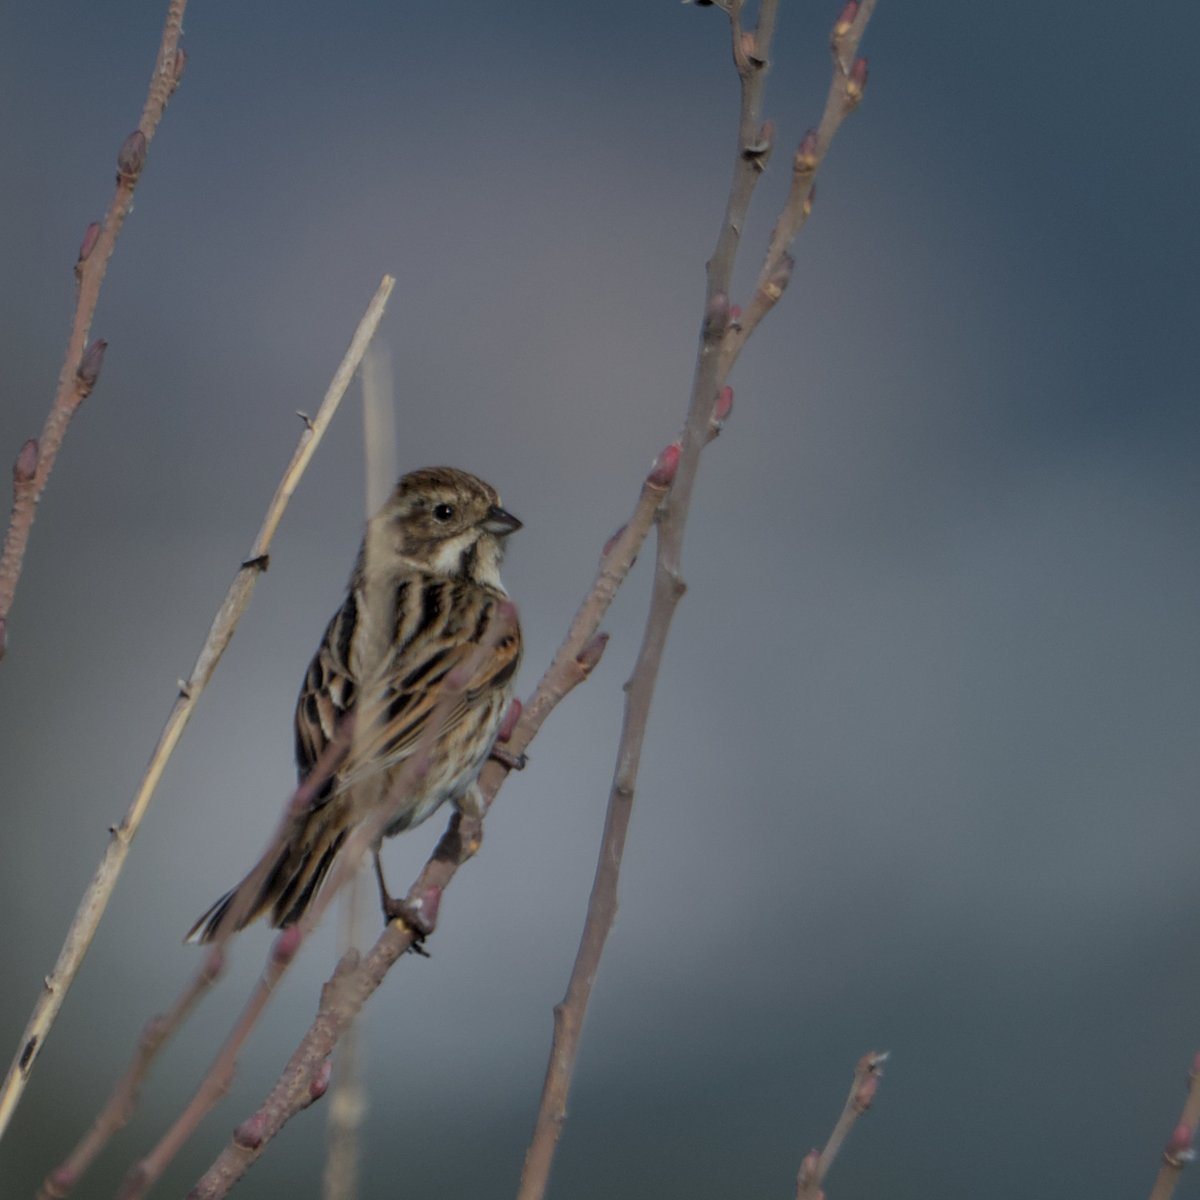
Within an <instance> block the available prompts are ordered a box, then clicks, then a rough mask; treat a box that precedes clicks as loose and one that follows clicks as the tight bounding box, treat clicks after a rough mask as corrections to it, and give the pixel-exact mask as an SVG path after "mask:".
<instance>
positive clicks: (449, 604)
mask: <svg viewBox="0 0 1200 1200" xmlns="http://www.w3.org/2000/svg"><path fill="white" fill-rule="evenodd" d="M520 527H521V522H520V521H518V520H517V519H516V517H514V516H512V515H511V514H510V513H508V512H506V511H505V510H504V509H503V508H502V507H501V505H500V497H499V496H498V495H497V494H496V491H495V489H494V488H492V487H490V486H489V485H488V484H486V483H484V482H483V481H482V480H481V479H477V478H476V477H475V476H474V475H468V474H467V473H466V472H465V471H459V470H456V469H454V468H453V467H431V468H427V469H425V470H421V471H413V472H411V473H410V474H408V475H405V476H404V477H403V478H402V479H401V480H400V482H399V483H398V484H397V485H396V488H395V490H394V491H393V492H392V494H391V496H390V497H389V498H388V500H387V501H386V503H385V504H384V505H383V507H382V508H381V509H380V510H379V512H378V513H376V515H375V516H374V517H372V518H371V521H370V522H369V523H368V527H367V534H366V536H365V537H364V539H363V545H362V548H361V549H360V550H359V555H358V561H357V563H356V564H355V568H354V572H353V574H352V575H351V578H350V586H349V589H348V592H347V595H346V599H345V600H344V601H343V602H342V605H341V607H340V608H339V609H338V611H337V612H336V613H334V615H333V619H332V620H331V621H330V622H329V625H328V627H327V628H326V630H325V635H324V637H323V638H322V639H321V644H320V646H319V647H318V649H317V652H316V654H315V655H314V656H313V659H312V662H311V663H310V664H309V667H308V672H307V674H306V675H305V678H304V684H303V686H302V687H301V689H300V696H299V698H298V700H297V702H296V763H297V769H298V771H299V775H300V779H301V780H304V779H305V778H306V777H307V776H308V774H309V772H310V771H312V769H313V767H314V765H315V764H316V763H317V761H318V759H319V758H320V757H321V754H322V752H323V751H325V750H326V748H327V747H328V746H329V744H330V741H331V740H332V739H333V738H334V736H335V733H336V732H337V730H338V728H339V724H340V722H341V721H342V720H343V718H344V717H346V716H347V715H348V714H351V713H353V714H354V718H355V730H354V738H353V740H352V744H351V748H350V751H349V753H348V754H347V756H346V758H345V760H344V761H343V762H342V764H341V765H340V767H338V769H337V770H336V772H335V773H334V774H333V775H332V776H331V778H330V779H328V780H327V781H326V782H324V783H323V784H321V785H320V786H319V787H318V789H317V791H316V793H315V797H314V799H313V802H312V805H311V807H310V808H309V809H308V811H307V812H306V813H305V814H304V815H303V816H302V817H301V818H300V819H299V820H298V821H297V822H296V823H295V826H294V829H293V832H292V834H291V836H290V837H289V838H288V839H287V841H286V843H285V844H284V845H283V847H282V848H280V846H279V845H274V846H272V847H271V848H270V849H269V850H268V851H267V854H266V855H265V856H264V857H263V858H262V859H261V860H260V861H259V862H258V863H257V864H256V865H255V867H254V868H253V869H252V870H251V871H250V873H249V874H248V875H247V876H246V878H245V879H243V880H242V882H241V883H240V884H239V885H238V886H237V887H236V888H234V889H233V890H232V891H230V892H228V893H226V894H225V895H224V896H222V897H221V899H220V900H218V901H217V902H216V904H214V905H213V906H212V908H210V909H209V910H208V911H207V912H206V913H205V914H204V916H202V917H201V918H200V920H199V921H197V922H196V924H195V925H194V926H193V927H192V929H191V931H190V932H189V934H188V940H189V941H200V942H209V941H213V940H214V939H215V938H217V937H219V936H222V935H224V934H225V933H227V932H231V930H227V929H226V928H225V926H226V925H227V924H228V922H227V921H226V919H225V918H226V917H227V915H230V914H233V916H234V917H235V918H236V919H235V924H234V926H233V927H234V928H237V929H240V928H242V927H243V926H245V925H247V924H249V923H250V922H251V921H253V920H254V919H255V918H257V917H258V916H260V915H261V914H262V913H264V912H268V911H269V913H270V922H271V924H272V925H274V926H276V927H279V926H283V925H291V924H293V923H295V922H296V921H298V920H299V919H300V918H301V916H303V914H304V911H305V909H306V908H307V907H308V906H309V904H311V903H312V900H313V898H314V897H315V896H316V894H317V892H318V890H319V889H320V887H321V883H322V881H323V880H324V879H325V876H326V875H327V873H328V871H329V868H330V867H331V866H332V864H333V861H334V859H335V857H336V856H337V853H338V851H339V850H340V849H341V847H342V844H343V843H344V842H345V840H346V837H347V836H348V834H349V833H350V831H351V830H352V829H354V828H355V827H356V826H357V825H358V824H359V823H360V822H361V821H362V820H363V819H364V817H365V816H366V815H367V814H368V812H370V811H371V808H372V806H373V805H377V804H381V803H388V802H389V801H391V802H395V801H396V799H397V797H396V796H394V795H389V791H395V790H396V789H395V788H391V789H389V786H388V785H389V783H391V782H396V781H399V779H400V776H401V771H402V769H403V766H404V764H405V762H406V761H407V760H408V759H409V758H410V757H411V756H412V755H413V753H414V752H415V751H417V750H418V748H420V750H421V753H422V754H427V755H428V769H427V771H426V772H425V773H424V774H423V776H422V778H421V782H420V787H419V790H417V789H413V788H412V787H411V786H410V787H409V788H408V789H407V792H408V793H409V794H406V795H403V796H402V800H401V806H400V808H399V809H398V811H397V814H396V816H395V817H394V818H393V819H392V820H391V821H390V822H389V824H388V825H387V827H386V829H385V830H384V834H385V836H387V837H391V836H392V835H394V834H397V833H400V832H401V831H402V830H404V829H409V828H411V827H412V826H414V825H417V824H419V823H420V822H421V821H423V820H425V818H426V817H428V816H430V815H431V814H432V813H433V812H434V811H435V810H436V809H437V808H438V807H439V806H440V805H442V804H443V803H445V801H447V800H449V801H451V802H452V803H454V804H456V805H458V806H459V807H460V808H461V809H463V810H465V811H472V812H473V811H476V809H477V808H478V803H479V802H478V796H477V792H476V780H477V778H478V776H479V771H480V769H481V768H482V766H483V764H484V762H485V761H486V759H487V757H488V755H489V753H490V752H491V749H492V743H493V742H494V741H495V738H496V731H497V730H498V728H499V726H500V722H501V720H502V719H503V717H504V713H505V711H506V709H507V708H508V705H509V701H510V700H511V698H512V691H513V681H514V677H515V675H516V672H517V667H518V666H519V664H520V659H521V634H520V629H519V628H518V627H517V625H516V622H515V621H512V622H511V626H510V627H508V628H504V627H503V626H497V625H496V624H495V622H496V621H497V619H498V615H499V614H500V612H501V606H502V605H504V606H505V610H506V611H507V608H508V607H510V606H507V603H506V602H507V593H506V592H505V590H504V586H503V584H502V583H501V582H500V574H499V568H500V560H501V558H502V557H503V540H504V538H505V537H507V535H508V534H510V533H512V532H514V531H515V530H517V529H519V528H520ZM505 619H507V617H506V618H505ZM480 647H484V649H483V650H482V651H481V650H480ZM467 665H469V666H470V668H471V670H470V677H469V680H468V681H467V683H466V687H465V688H463V689H462V691H461V694H456V695H455V696H454V698H453V699H452V700H448V702H443V700H444V698H447V697H446V692H447V687H446V682H447V677H448V676H449V675H450V673H451V672H452V671H453V670H454V669H455V667H458V666H467ZM457 682H458V683H460V684H461V682H462V681H461V680H458V681H457ZM447 699H448V698H447ZM435 714H436V715H437V718H438V722H437V723H438V726H439V727H438V728H437V729H431V728H430V720H431V718H432V717H434V716H435ZM400 790H401V791H402V792H403V791H405V790H406V789H400ZM235 908H236V909H237V913H236V914H234V913H233V910H234V909H235Z"/></svg>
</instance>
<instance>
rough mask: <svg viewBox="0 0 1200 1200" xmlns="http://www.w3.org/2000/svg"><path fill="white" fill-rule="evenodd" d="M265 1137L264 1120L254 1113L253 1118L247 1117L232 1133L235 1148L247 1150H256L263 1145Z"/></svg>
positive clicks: (265, 1127)
mask: <svg viewBox="0 0 1200 1200" xmlns="http://www.w3.org/2000/svg"><path fill="white" fill-rule="evenodd" d="M266 1135H267V1122H266V1118H265V1117H263V1116H262V1115H261V1114H259V1113H255V1114H254V1116H252V1117H247V1118H246V1119H245V1120H244V1121H243V1122H242V1123H241V1124H240V1125H239V1126H238V1127H237V1128H236V1129H235V1130H234V1131H233V1142H234V1145H235V1146H242V1147H244V1148H245V1149H247V1150H257V1149H258V1148H259V1146H261V1145H262V1144H263V1138H265V1137H266Z"/></svg>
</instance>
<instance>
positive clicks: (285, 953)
mask: <svg viewBox="0 0 1200 1200" xmlns="http://www.w3.org/2000/svg"><path fill="white" fill-rule="evenodd" d="M303 940H304V934H303V932H301V929H300V926H299V925H288V926H286V927H285V928H284V930H283V932H282V933H281V934H280V935H279V936H278V937H277V938H276V939H275V945H273V946H272V947H271V961H272V962H274V963H277V964H278V965H279V966H281V967H286V966H287V965H288V963H290V962H291V961H292V959H293V958H295V957H296V951H297V950H299V949H300V943H301V942H302V941H303Z"/></svg>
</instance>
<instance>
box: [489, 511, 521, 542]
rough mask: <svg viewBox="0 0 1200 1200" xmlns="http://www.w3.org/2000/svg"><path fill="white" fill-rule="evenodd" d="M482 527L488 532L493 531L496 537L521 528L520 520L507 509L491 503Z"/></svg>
mask: <svg viewBox="0 0 1200 1200" xmlns="http://www.w3.org/2000/svg"><path fill="white" fill-rule="evenodd" d="M483 527H484V529H486V530H487V531H488V533H494V534H495V535H496V536H497V537H507V536H508V535H509V534H510V533H516V532H517V530H518V529H520V528H521V522H520V521H518V520H517V518H516V517H514V516H513V515H512V513H510V512H509V511H508V510H507V509H504V508H501V507H500V505H498V504H493V505H492V506H491V508H489V509H488V514H487V516H486V517H485V518H484V521H483Z"/></svg>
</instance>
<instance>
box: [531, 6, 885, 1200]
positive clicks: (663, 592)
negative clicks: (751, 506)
mask: <svg viewBox="0 0 1200 1200" xmlns="http://www.w3.org/2000/svg"><path fill="white" fill-rule="evenodd" d="M870 6H871V5H870V2H868V4H866V5H864V6H863V7H862V8H859V7H858V6H857V5H855V7H854V10H853V13H852V14H851V15H850V20H849V22H848V25H847V28H846V29H844V30H843V29H842V25H843V23H845V19H846V16H847V12H848V10H849V6H847V10H844V11H843V14H842V17H841V18H840V19H839V23H838V25H836V26H835V29H834V47H835V58H836V59H837V63H836V65H835V75H838V76H840V75H842V74H844V70H843V68H842V66H841V64H842V62H843V57H838V55H839V53H841V54H842V55H844V53H845V51H844V46H843V43H844V42H845V40H846V39H847V38H848V37H849V36H850V34H851V31H853V33H854V46H855V47H857V45H858V39H859V38H861V35H862V29H863V27H864V26H865V24H866V18H867V17H868V16H869V15H870ZM726 12H727V13H728V15H729V20H730V32H731V35H732V49H733V59H734V65H735V67H736V69H737V72H738V76H739V78H740V80H741V110H740V114H739V119H738V136H737V152H736V155H735V159H734V167H733V178H732V181H731V183H730V189H729V199H728V201H727V204H726V209H725V215H724V218H723V221H722V224H721V229H720V233H719V234H718V237H717V243H716V248H715V250H714V252H713V255H712V257H711V258H710V259H709V262H708V280H707V290H706V294H705V302H704V317H703V321H702V324H701V334H700V344H699V348H698V351H697V358H696V368H695V373H694V376H693V382H692V393H691V398H690V401H689V406H688V415H687V420H686V423H685V425H684V429H683V433H682V435H681V437H680V439H679V443H678V445H677V447H669V448H668V449H669V450H670V449H675V451H676V453H675V457H674V460H673V461H672V460H670V459H668V458H667V457H666V452H664V456H663V457H660V460H659V461H660V464H661V467H662V475H663V479H664V482H665V483H667V484H668V485H670V491H669V493H668V495H667V496H666V498H665V499H664V502H663V505H662V510H661V512H660V514H659V527H658V550H657V556H656V561H655V572H654V586H653V592H652V596H651V601H650V612H649V615H648V617H647V620H646V629H645V633H644V635H643V640H642V645H641V648H640V650H639V652H638V658H637V662H636V664H635V666H634V669H633V673H632V675H631V676H630V679H629V682H628V683H627V684H626V697H625V716H624V721H623V724H622V728H621V739H620V744H619V746H618V749H617V762H616V768H615V771H614V778H613V784H612V789H611V792H610V794H609V800H608V809H607V813H606V816H605V823H604V833H603V836H602V838H601V846H600V853H599V856H598V860H597V864H596V874H595V878H594V880H593V883H592V891H591V896H590V898H589V900H588V911H587V918H586V920H585V923H584V930H583V934H582V936H581V938H580V943H579V950H578V952H577V954H576V958H575V963H574V966H573V968H572V970H571V976H570V979H569V981H568V983H567V990H566V995H565V996H564V999H563V1001H562V1002H561V1003H560V1004H558V1005H557V1006H556V1007H555V1009H554V1035H553V1041H552V1045H551V1049H550V1054H549V1058H548V1062H547V1065H546V1076H545V1080H544V1082H543V1085H542V1097H541V1102H540V1104H539V1107H538V1115H537V1119H536V1121H535V1124H534V1131H533V1135H532V1137H531V1139H530V1143H529V1148H528V1150H527V1151H526V1155H525V1163H524V1167H523V1169H522V1172H521V1182H520V1186H519V1188H518V1191H517V1196H518V1200H541V1198H542V1197H543V1196H544V1195H545V1193H546V1187H547V1185H548V1183H549V1178H550V1169H551V1166H552V1164H553V1161H554V1154H555V1150H556V1148H557V1145H558V1138H559V1135H560V1134H561V1131H562V1126H563V1124H564V1122H565V1120H566V1112H567V1097H568V1095H569V1093H570V1087H571V1078H572V1075H573V1073H574V1070H575V1063H576V1060H577V1058H578V1053H579V1042H580V1037H581V1034H582V1030H583V1021H584V1016H585V1014H586V1011H587V1006H588V1001H589V999H590V997H591V992H592V986H593V984H594V982H595V978H596V972H597V971H598V970H599V965H600V958H601V956H602V955H603V952H604V944H605V941H606V940H607V938H608V934H609V931H610V930H611V929H612V925H613V922H614V920H615V919H616V912H617V887H618V882H619V879H620V871H621V859H622V855H623V853H624V848H625V838H626V835H627V832H628V829H629V820H630V816H631V813H632V808H633V797H634V790H635V787H636V783H637V775H638V768H639V764H640V761H641V753H642V746H643V742H644V739H645V733H646V725H647V721H648V719H649V714H650V705H651V701H652V699H653V695H654V687H655V683H656V681H657V678H658V672H659V667H660V665H661V662H662V655H663V650H664V648H665V645H666V640H667V634H668V631H669V629H670V625H671V620H672V617H673V615H674V611H675V607H676V605H677V604H678V602H679V600H680V598H681V597H682V595H683V593H684V591H685V589H686V585H685V584H684V582H683V578H682V576H681V574H680V561H681V556H682V549H683V535H684V529H685V527H686V523H687V516H688V510H689V506H690V503H691V495H692V487H693V484H694V482H695V477H696V471H697V469H698V467H699V461H700V453H701V451H702V450H703V448H704V446H705V445H706V444H707V442H708V441H709V440H711V438H712V436H713V435H714V432H715V430H716V429H718V428H719V427H720V421H721V419H722V411H723V410H724V411H725V412H727V411H728V404H729V402H730V397H731V393H729V392H728V389H727V388H726V387H725V382H726V380H727V379H728V376H729V371H730V369H731V368H732V366H733V363H734V362H735V361H736V359H737V356H738V354H739V353H740V351H741V348H742V346H744V345H745V340H746V338H747V337H748V336H749V334H750V332H752V331H753V328H754V326H755V325H756V324H757V323H758V321H759V320H761V318H762V316H763V315H764V314H765V312H766V311H767V310H768V309H769V308H770V307H771V306H772V305H773V304H774V302H775V301H776V300H777V299H778V298H779V296H780V295H781V294H782V292H783V288H784V287H785V286H786V285H787V280H788V276H790V271H791V265H790V259H787V258H786V255H784V254H783V251H782V250H780V251H779V253H780V255H781V257H780V259H779V261H778V262H777V263H776V264H775V266H774V268H771V263H770V254H771V252H772V250H771V249H769V250H768V259H767V261H766V263H765V264H764V272H768V285H769V287H768V289H767V290H765V291H764V288H763V285H762V284H761V283H760V285H759V287H758V288H757V289H756V293H755V297H756V300H757V299H758V297H759V296H762V297H764V301H769V303H764V305H763V306H762V310H761V312H757V314H756V315H754V316H753V317H752V320H751V322H750V323H749V324H746V323H742V324H740V325H739V324H738V322H737V321H736V320H734V319H733V317H734V314H733V313H732V312H731V309H730V304H729V288H730V283H731V280H732V277H733V265H734V259H735V257H736V254H737V249H738V245H739V242H740V238H741V233H742V229H743V227H744V223H745V220H746V215H747V212H748V210H749V205H750V198H751V196H752V194H753V191H754V186H755V184H756V183H757V181H758V178H759V176H760V175H761V173H762V170H763V167H764V165H765V162H766V158H767V156H768V155H769V153H770V149H771V143H772V140H773V137H774V125H773V123H772V122H764V121H763V118H762V109H763V96H764V92H765V87H766V76H767V70H768V65H769V60H770V52H771V44H772V38H773V35H774V29H775V19H776V15H777V12H778V2H777V0H762V3H761V4H760V6H759V10H758V23H757V26H756V28H755V29H754V30H752V31H751V30H747V29H745V28H743V25H742V4H741V0H730V3H729V6H728V8H727V9H726ZM860 19H861V20H860ZM834 129H836V124H835V125H833V126H831V131H830V134H829V136H832V131H833V130H834ZM813 170H814V171H815V164H814V167H813ZM787 240H788V241H790V237H789V238H788V239H787ZM773 245H774V242H773V243H772V246H773ZM784 272H786V273H784ZM672 475H673V479H672V478H671V476H672Z"/></svg>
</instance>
